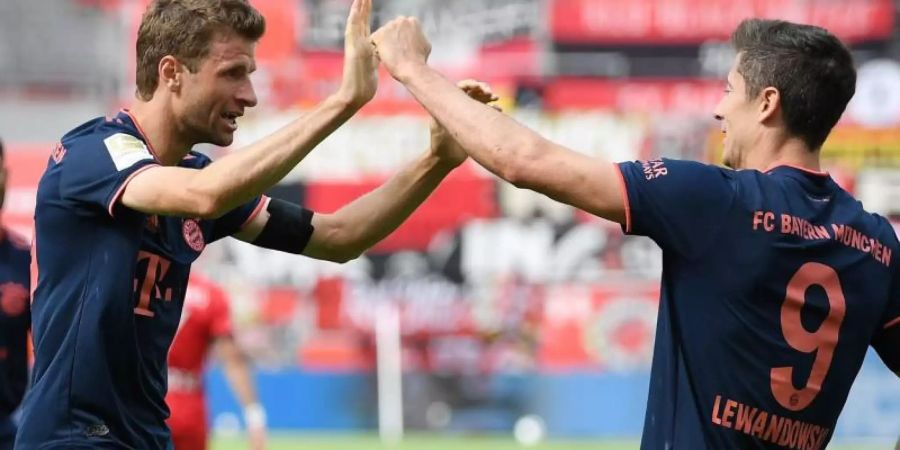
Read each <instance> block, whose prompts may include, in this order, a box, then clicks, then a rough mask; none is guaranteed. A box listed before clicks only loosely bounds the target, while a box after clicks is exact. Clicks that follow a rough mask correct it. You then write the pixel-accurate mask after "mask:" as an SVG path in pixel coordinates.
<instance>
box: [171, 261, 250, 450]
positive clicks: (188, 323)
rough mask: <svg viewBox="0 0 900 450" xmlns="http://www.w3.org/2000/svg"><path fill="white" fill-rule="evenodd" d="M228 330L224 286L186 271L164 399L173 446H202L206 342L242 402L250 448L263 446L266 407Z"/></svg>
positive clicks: (189, 449)
mask: <svg viewBox="0 0 900 450" xmlns="http://www.w3.org/2000/svg"><path fill="white" fill-rule="evenodd" d="M231 333H232V331H231V315H230V312H229V306H228V298H227V295H226V294H225V291H223V290H222V288H220V287H219V286H217V285H216V284H215V283H213V282H212V281H210V280H208V279H206V278H205V277H202V276H200V275H197V274H196V273H192V274H191V276H190V279H189V282H188V288H187V293H186V294H185V296H184V306H183V307H182V310H181V321H180V323H179V324H178V331H176V332H175V338H174V340H173V341H172V348H171V349H170V350H169V359H168V363H169V379H168V381H169V391H168V394H166V404H167V405H168V406H169V410H170V411H171V415H170V416H169V420H167V421H166V423H167V424H168V425H169V429H170V430H171V431H172V443H173V444H174V447H175V450H205V449H206V448H207V439H208V428H209V427H208V426H207V423H206V398H205V393H204V389H203V368H204V365H205V362H206V357H207V354H209V352H210V350H211V349H212V348H214V349H215V353H216V355H217V356H218V357H219V360H220V361H221V363H222V367H223V368H224V370H225V376H226V377H227V378H228V382H229V384H230V385H231V390H232V391H233V392H234V393H235V395H236V396H237V399H238V401H239V402H240V404H241V406H242V407H243V408H244V422H245V424H246V426H247V432H248V435H249V438H250V448H251V449H253V450H262V449H263V448H265V441H266V413H265V410H264V409H263V407H262V405H260V404H259V401H258V400H257V397H256V390H255V389H254V387H253V379H252V376H251V374H250V369H249V365H248V364H247V359H246V357H245V355H244V353H243V352H242V351H241V349H240V347H238V345H237V343H236V342H235V340H234V336H232V334H231Z"/></svg>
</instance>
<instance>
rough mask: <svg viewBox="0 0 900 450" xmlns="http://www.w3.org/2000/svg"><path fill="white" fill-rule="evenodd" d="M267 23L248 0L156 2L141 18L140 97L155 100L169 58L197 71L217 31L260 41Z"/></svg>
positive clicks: (139, 34)
mask: <svg viewBox="0 0 900 450" xmlns="http://www.w3.org/2000/svg"><path fill="white" fill-rule="evenodd" d="M265 31H266V20H265V18H263V16H262V14H260V13H259V11H257V10H256V8H254V7H253V6H252V5H250V3H249V2H248V1H247V0H154V2H153V3H151V4H150V6H148V7H147V10H146V11H145V12H144V17H143V18H142V19H141V26H140V28H139V29H138V36H137V73H136V79H137V94H138V96H139V97H140V98H141V99H143V100H149V99H151V98H152V97H153V92H154V91H155V90H156V85H157V83H158V82H159V73H158V66H159V61H160V60H161V59H162V58H163V57H164V56H166V55H172V56H174V57H176V58H178V61H180V62H181V63H183V64H184V65H185V66H187V68H188V70H190V71H191V72H195V71H196V70H197V67H198V66H199V64H200V62H201V61H202V60H203V58H205V57H206V55H207V54H209V44H210V41H211V40H212V39H213V37H214V36H215V34H216V33H217V32H226V33H227V32H233V33H236V34H237V35H239V36H241V37H243V38H246V39H249V40H251V41H258V40H259V38H261V37H262V35H263V34H264V33H265Z"/></svg>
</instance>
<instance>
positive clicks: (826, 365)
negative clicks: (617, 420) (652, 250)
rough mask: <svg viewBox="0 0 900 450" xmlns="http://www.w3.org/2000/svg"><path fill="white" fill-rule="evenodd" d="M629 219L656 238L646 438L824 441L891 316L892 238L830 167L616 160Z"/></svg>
mask: <svg viewBox="0 0 900 450" xmlns="http://www.w3.org/2000/svg"><path fill="white" fill-rule="evenodd" d="M618 167H619V169H620V171H621V174H622V178H623V181H624V186H625V191H626V194H625V195H626V196H627V199H626V200H627V203H626V206H627V212H628V213H627V223H626V225H625V228H626V231H627V232H629V233H632V234H638V235H645V236H649V237H650V238H652V239H653V240H655V241H656V242H657V244H658V245H659V246H660V247H661V248H662V249H663V275H662V288H661V298H660V307H659V318H658V322H657V330H656V343H655V349H654V355H653V368H652V374H651V382H650V395H649V399H648V404H647V413H646V417H645V424H644V434H643V439H642V443H641V449H642V450H656V449H659V450H663V449H666V450H669V449H674V450H704V449H736V448H740V449H796V450H800V449H809V450H821V449H823V448H825V445H826V444H827V443H828V441H829V440H830V438H831V435H832V432H833V430H834V426H835V423H836V422H837V418H838V415H839V414H840V412H841V409H842V408H843V406H844V403H845V401H846V399H847V395H848V393H849V391H850V386H851V384H852V383H853V380H854V378H855V377H856V375H857V373H858V371H859V369H860V366H861V365H862V361H863V358H864V356H865V354H866V351H867V349H868V347H869V345H870V344H872V342H873V340H877V337H878V336H880V335H881V334H882V333H885V331H886V330H888V329H890V328H892V327H893V326H897V325H898V324H900V321H898V319H897V318H898V317H900V295H898V289H900V283H898V281H900V280H898V275H897V274H898V271H897V262H896V261H895V259H896V258H894V257H895V256H898V251H900V244H898V241H897V238H896V236H895V234H894V231H893V229H892V227H891V225H890V223H889V222H888V221H887V220H885V219H884V218H882V217H880V216H878V215H875V214H870V213H867V212H866V211H865V210H864V209H863V207H862V205H861V204H860V203H859V202H858V201H856V200H855V199H854V198H853V197H852V196H851V195H850V194H848V193H847V192H845V191H844V190H842V189H841V188H840V187H839V186H838V185H837V184H835V182H834V181H833V180H832V179H831V178H830V177H829V176H828V175H827V174H821V173H816V172H809V171H804V170H802V169H798V168H793V167H787V166H779V167H775V168H774V169H772V170H769V171H767V172H765V173H763V172H759V171H755V170H742V171H731V170H727V169H723V168H719V167H715V166H709V165H704V164H699V163H695V162H687V161H677V160H668V159H664V160H656V161H647V162H626V163H621V164H619V165H618Z"/></svg>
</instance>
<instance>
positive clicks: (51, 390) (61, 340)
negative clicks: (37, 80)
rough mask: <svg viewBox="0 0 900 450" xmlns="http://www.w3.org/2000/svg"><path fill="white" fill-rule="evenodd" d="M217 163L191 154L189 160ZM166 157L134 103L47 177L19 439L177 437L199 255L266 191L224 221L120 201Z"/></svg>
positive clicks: (71, 144) (78, 137)
mask: <svg viewBox="0 0 900 450" xmlns="http://www.w3.org/2000/svg"><path fill="white" fill-rule="evenodd" d="M209 163H210V160H209V159H208V158H207V157H206V156H204V155H201V154H199V153H194V152H192V153H190V154H189V155H188V156H187V157H186V158H185V159H184V160H183V161H182V162H181V163H180V166H182V167H187V168H194V169H199V168H202V167H204V166H206V165H207V164H209ZM155 165H158V162H157V160H156V159H155V157H154V155H153V150H152V147H150V146H149V144H148V143H147V142H146V139H145V138H144V136H143V133H142V132H141V130H140V127H139V125H137V124H136V122H135V121H134V120H133V118H132V117H131V116H130V115H129V114H128V113H127V112H124V111H123V112H121V113H119V114H118V115H116V116H115V117H112V118H98V119H95V120H92V121H90V122H87V123H85V124H84V125H81V126H79V127H78V128H76V129H74V130H72V131H71V132H69V133H68V134H66V135H65V136H64V137H63V139H62V141H61V142H60V144H59V145H58V146H57V147H56V148H55V149H54V151H53V153H52V155H51V157H50V160H49V161H48V165H47V169H46V171H45V172H44V175H43V177H42V178H41V181H40V183H39V185H38V192H37V208H36V211H35V241H34V260H33V270H32V272H33V273H32V277H34V278H36V281H35V280H34V278H33V280H32V284H33V285H34V286H35V290H34V293H33V302H32V321H33V324H32V327H33V338H34V347H35V363H34V369H33V380H32V386H31V389H30V390H29V392H28V394H27V395H26V397H25V401H24V404H23V417H22V423H21V425H20V428H19V432H18V435H17V440H16V448H17V449H19V448H21V449H40V448H135V449H151V448H152V449H160V448H167V447H169V445H170V438H169V431H168V428H167V427H166V425H165V419H166V417H167V415H168V409H167V408H166V405H165V400H164V399H165V394H166V356H167V353H168V350H169V345H170V344H171V342H172V337H173V336H174V334H175V330H176V329H177V327H178V321H179V319H180V315H181V307H182V304H183V301H184V295H185V290H186V286H187V280H188V275H189V272H190V265H191V263H192V262H193V261H194V260H195V259H196V258H197V257H198V256H199V254H200V252H201V251H202V250H203V248H204V247H205V245H206V244H207V243H209V242H212V241H215V240H217V239H220V238H222V237H225V236H228V235H231V234H233V233H235V232H237V231H238V230H239V229H240V227H241V226H243V224H244V223H246V221H248V220H249V219H251V218H252V216H253V215H254V214H256V213H257V212H258V211H259V210H260V209H261V208H262V207H263V204H264V203H265V202H264V201H263V199H262V198H256V199H254V200H253V201H251V202H249V203H247V204H245V205H243V206H241V207H239V208H236V209H235V210H233V211H231V212H229V213H228V214H225V215H224V216H222V217H221V218H219V219H216V220H197V219H189V218H179V217H159V216H148V215H146V214H142V213H140V212H137V211H134V210H131V209H129V208H127V207H124V206H123V205H122V204H121V203H120V202H119V201H118V200H119V197H120V196H121V193H122V191H123V190H124V188H125V186H126V184H127V183H128V181H129V180H130V179H131V177H133V176H134V175H135V174H136V173H138V172H140V171H142V170H145V169H149V168H151V167H152V166H155Z"/></svg>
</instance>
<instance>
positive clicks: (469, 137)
mask: <svg viewBox="0 0 900 450" xmlns="http://www.w3.org/2000/svg"><path fill="white" fill-rule="evenodd" d="M372 39H373V42H374V43H375V45H376V51H377V53H378V56H379V58H380V59H381V61H382V63H383V64H384V65H385V66H386V67H387V69H388V71H390V72H391V75H393V76H394V78H396V79H397V80H398V81H400V82H401V83H403V84H404V85H405V86H406V87H407V89H409V91H410V92H411V93H412V94H413V95H414V96H415V97H416V99H417V100H418V101H419V103H421V104H422V105H423V106H424V107H425V109H427V110H428V112H429V113H431V115H432V116H434V117H435V118H436V119H437V120H438V122H440V123H441V125H443V126H444V127H446V128H447V130H449V132H450V134H451V135H452V136H453V138H454V139H456V140H457V141H459V143H460V145H461V146H462V147H463V148H464V149H465V150H466V152H468V154H469V155H470V156H471V157H472V158H474V159H475V160H476V161H478V163H479V164H481V165H482V166H484V167H485V168H487V169H488V170H490V171H491V172H493V173H495V174H496V175H497V176H499V177H501V178H503V179H504V180H507V181H509V182H511V183H513V184H515V185H516V186H517V187H522V188H527V189H531V190H534V191H537V192H540V193H543V194H545V195H547V196H549V197H551V198H553V199H555V200H558V201H560V202H563V203H567V204H570V205H572V206H575V207H577V208H580V209H583V210H585V211H587V212H589V213H592V214H594V215H597V216H600V217H604V218H607V219H610V220H614V221H617V222H619V223H622V222H624V221H625V204H624V201H623V192H622V186H621V181H620V179H619V174H618V173H617V171H618V169H617V168H615V167H614V166H613V164H612V163H611V162H610V161H606V160H604V159H603V158H591V157H588V156H586V155H584V154H582V153H579V152H575V151H573V150H570V149H568V148H565V147H563V146H561V145H557V144H555V143H553V142H550V141H549V140H547V139H544V138H543V137H541V136H540V135H538V134H537V133H535V132H534V131H532V130H530V129H528V128H527V127H525V126H523V125H521V124H519V123H518V122H516V121H515V120H513V119H511V118H510V117H508V116H506V115H504V114H501V113H499V112H497V111H495V110H493V109H491V108H490V107H487V106H485V105H482V104H479V103H478V102H475V101H472V100H471V99H469V98H467V97H466V96H465V95H461V94H460V92H459V91H458V90H457V89H454V88H453V85H452V84H451V83H449V82H448V81H447V80H446V79H445V78H444V77H443V76H441V75H440V74H439V73H438V72H436V71H435V70H434V69H432V68H431V67H429V66H428V65H427V64H426V58H427V56H428V53H429V51H430V44H428V41H427V39H426V38H425V36H424V34H422V31H421V28H420V26H419V23H418V21H416V20H415V19H410V18H398V19H395V20H394V21H392V22H390V23H388V24H387V25H385V26H384V27H382V28H381V29H380V30H378V31H376V32H375V34H373V36H372Z"/></svg>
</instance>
